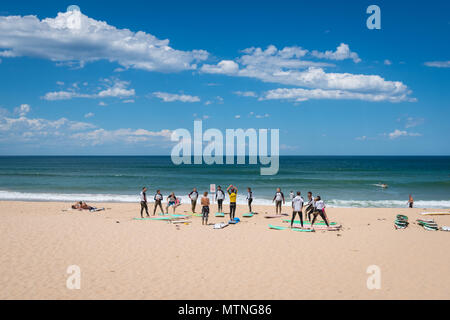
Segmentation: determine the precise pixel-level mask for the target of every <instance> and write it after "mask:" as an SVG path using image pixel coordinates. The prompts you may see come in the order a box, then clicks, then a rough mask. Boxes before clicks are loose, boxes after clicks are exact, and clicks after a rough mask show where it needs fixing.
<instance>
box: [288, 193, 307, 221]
mask: <svg viewBox="0 0 450 320" xmlns="http://www.w3.org/2000/svg"><path fill="white" fill-rule="evenodd" d="M303 202H304V201H303V198H302V197H301V193H300V191H297V196H295V197H294V199H292V219H291V228H292V225H293V224H294V220H295V216H296V215H297V214H298V216H299V218H300V224H301V225H302V228H303V215H302V208H303Z"/></svg>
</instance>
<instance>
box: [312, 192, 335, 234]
mask: <svg viewBox="0 0 450 320" xmlns="http://www.w3.org/2000/svg"><path fill="white" fill-rule="evenodd" d="M314 203H315V206H316V210H315V211H314V218H313V220H312V222H311V228H312V227H313V225H314V222H316V218H317V216H318V215H320V216H321V217H322V219H323V221H325V224H326V225H327V227H329V226H330V224H329V223H328V217H327V215H326V213H325V203H324V202H323V200H322V199H321V198H320V196H317V197H316V199H314Z"/></svg>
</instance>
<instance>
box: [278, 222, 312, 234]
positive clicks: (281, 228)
mask: <svg viewBox="0 0 450 320" xmlns="http://www.w3.org/2000/svg"><path fill="white" fill-rule="evenodd" d="M269 229H272V230H286V229H290V228H288V227H280V226H274V225H272V224H269ZM291 230H292V231H299V232H314V229H309V228H293V229H291Z"/></svg>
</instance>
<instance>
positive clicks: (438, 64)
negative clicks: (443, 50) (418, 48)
mask: <svg viewBox="0 0 450 320" xmlns="http://www.w3.org/2000/svg"><path fill="white" fill-rule="evenodd" d="M425 65H426V66H427V67H434V68H450V60H448V61H429V62H425Z"/></svg>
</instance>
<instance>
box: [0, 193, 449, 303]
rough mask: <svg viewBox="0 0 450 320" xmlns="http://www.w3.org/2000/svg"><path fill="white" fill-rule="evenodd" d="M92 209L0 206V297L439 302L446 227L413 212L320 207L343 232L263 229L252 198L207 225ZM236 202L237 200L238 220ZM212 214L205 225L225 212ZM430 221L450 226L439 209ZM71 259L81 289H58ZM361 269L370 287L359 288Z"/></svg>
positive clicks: (132, 209)
mask: <svg viewBox="0 0 450 320" xmlns="http://www.w3.org/2000/svg"><path fill="white" fill-rule="evenodd" d="M91 205H95V206H97V207H105V208H107V210H106V211H104V212H99V213H89V212H79V211H74V210H70V209H69V207H70V204H69V203H62V202H61V203H47V202H35V203H33V202H6V201H5V202H0V219H1V223H0V243H1V255H0V299H449V298H450V273H449V267H450V255H449V244H450V233H449V232H442V231H426V230H424V229H423V228H422V227H420V226H418V225H417V224H415V223H413V222H415V220H416V219H417V218H419V217H423V216H420V214H419V213H420V212H422V211H424V209H406V208H405V209H375V208H372V209H357V208H351V209H344V208H330V209H327V213H328V216H329V217H330V219H331V221H336V222H338V223H340V224H342V226H343V229H342V230H341V231H339V232H335V231H326V232H325V231H323V232H315V233H307V232H294V231H291V230H283V231H276V230H270V229H268V224H274V225H280V226H287V224H286V223H283V222H282V221H281V219H280V218H277V219H265V218H264V216H265V213H266V212H267V213H270V214H273V212H274V208H273V207H264V206H254V211H256V212H258V213H259V214H258V215H255V216H254V217H252V218H241V219H242V220H243V221H242V222H241V223H239V224H237V225H233V226H229V227H227V228H225V229H222V230H214V229H213V228H212V226H207V227H205V226H202V225H201V218H198V217H192V219H191V221H192V223H191V224H190V225H184V224H183V225H178V226H176V225H174V224H170V223H167V222H162V221H135V220H133V218H134V217H138V216H139V209H140V207H139V204H130V203H127V204H124V203H105V204H100V203H97V204H96V203H91ZM188 207H189V206H188V205H183V206H181V207H180V208H178V209H177V213H184V211H186V212H187V211H188V210H189V209H188ZM224 208H225V209H226V210H225V211H228V205H225V206H224ZM152 209H153V206H152V205H150V210H152ZM198 210H200V208H199V209H198ZM246 210H247V209H246V206H238V209H237V216H238V217H242V214H243V213H245V212H246ZM211 211H212V217H211V218H210V222H221V221H226V220H227V219H225V218H215V217H213V215H214V212H215V211H216V206H213V207H212V210H211ZM433 211H440V210H435V209H434V210H433ZM445 211H449V210H445ZM283 212H286V213H289V214H290V213H291V209H290V208H289V207H284V209H283ZM399 213H400V214H406V215H408V217H409V219H410V222H411V224H410V226H409V227H408V228H407V229H406V230H395V229H394V224H393V222H394V219H395V215H396V214H399ZM433 218H434V219H435V221H436V222H437V223H438V224H439V225H450V216H434V217H433ZM70 265H77V266H79V267H80V269H81V289H80V290H69V289H68V288H67V287H66V281H67V278H68V277H69V274H67V268H68V266H70ZM371 265H376V266H378V267H379V268H380V272H381V278H380V279H381V289H379V290H377V289H375V290H369V289H368V288H367V279H368V277H369V276H370V275H369V274H368V273H367V268H368V267H369V266H371Z"/></svg>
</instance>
